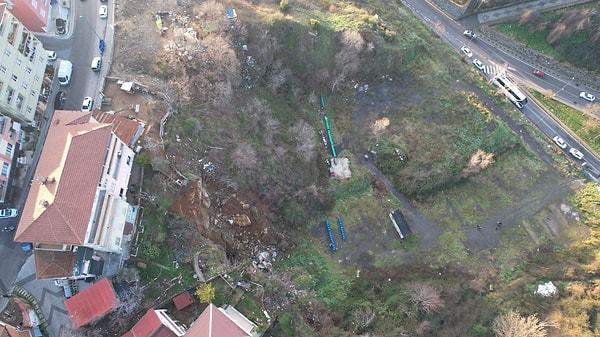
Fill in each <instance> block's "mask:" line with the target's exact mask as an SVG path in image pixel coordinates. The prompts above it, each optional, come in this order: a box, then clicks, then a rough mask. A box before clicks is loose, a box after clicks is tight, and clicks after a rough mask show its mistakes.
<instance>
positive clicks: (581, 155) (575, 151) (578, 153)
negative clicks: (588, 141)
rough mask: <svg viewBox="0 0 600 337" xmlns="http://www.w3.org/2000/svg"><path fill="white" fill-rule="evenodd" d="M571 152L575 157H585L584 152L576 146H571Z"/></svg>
mask: <svg viewBox="0 0 600 337" xmlns="http://www.w3.org/2000/svg"><path fill="white" fill-rule="evenodd" d="M569 153H570V154H571V155H572V156H573V157H574V158H575V159H579V160H581V159H583V153H581V152H580V151H579V150H577V149H576V148H573V147H572V148H571V149H570V150H569Z"/></svg>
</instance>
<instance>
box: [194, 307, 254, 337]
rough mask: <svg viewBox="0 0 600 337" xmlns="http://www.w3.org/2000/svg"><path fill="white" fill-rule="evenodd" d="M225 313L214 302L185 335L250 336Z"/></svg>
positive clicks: (199, 336)
mask: <svg viewBox="0 0 600 337" xmlns="http://www.w3.org/2000/svg"><path fill="white" fill-rule="evenodd" d="M249 336H250V335H248V334H247V333H245V332H244V330H242V329H241V328H240V327H239V326H237V325H236V324H235V323H234V322H233V321H232V320H231V319H230V318H229V317H228V316H227V315H225V313H223V312H222V311H221V310H219V308H217V307H216V306H214V305H213V304H212V303H211V304H209V305H208V307H206V309H204V311H203V312H202V314H201V315H200V316H199V317H198V319H197V320H196V321H195V322H194V323H193V324H192V326H191V327H190V328H189V330H188V331H187V332H186V333H185V337H249Z"/></svg>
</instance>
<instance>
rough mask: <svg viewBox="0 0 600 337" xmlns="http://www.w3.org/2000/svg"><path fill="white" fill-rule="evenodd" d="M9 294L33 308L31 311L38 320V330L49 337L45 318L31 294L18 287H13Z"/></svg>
mask: <svg viewBox="0 0 600 337" xmlns="http://www.w3.org/2000/svg"><path fill="white" fill-rule="evenodd" d="M10 294H11V295H14V296H17V297H19V298H20V299H22V300H24V301H26V302H27V303H29V305H31V306H32V307H33V310H34V311H35V314H36V316H37V317H38V318H39V320H40V328H41V329H42V332H43V333H44V335H46V336H49V334H48V321H47V320H46V317H45V316H44V313H43V312H42V309H41V308H40V306H39V305H38V303H37V301H36V299H35V297H34V296H33V294H31V293H30V292H29V290H27V289H25V288H23V287H21V286H19V285H14V286H13V288H12V290H11V292H10Z"/></svg>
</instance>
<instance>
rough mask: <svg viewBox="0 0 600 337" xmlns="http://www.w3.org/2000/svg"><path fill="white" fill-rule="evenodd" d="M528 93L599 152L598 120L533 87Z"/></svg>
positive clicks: (599, 128) (599, 127)
mask: <svg viewBox="0 0 600 337" xmlns="http://www.w3.org/2000/svg"><path fill="white" fill-rule="evenodd" d="M529 93H531V94H532V95H533V96H535V98H536V99H538V100H539V101H540V102H542V104H543V105H544V106H545V107H546V109H547V110H548V111H550V112H551V113H552V114H553V115H554V116H555V117H556V118H557V119H559V120H560V121H561V123H563V124H564V125H566V126H567V127H568V128H569V129H570V130H571V131H573V132H574V133H575V134H577V136H579V138H581V139H582V140H583V141H584V142H585V143H586V144H587V145H588V146H589V147H591V148H592V149H593V150H594V151H596V153H600V139H599V138H598V134H600V121H599V120H598V119H597V118H594V117H592V116H590V115H588V114H584V113H582V112H581V111H579V110H576V109H573V108H571V107H570V106H568V105H565V104H563V103H561V102H559V101H557V100H555V99H553V98H552V97H548V96H546V95H544V94H542V93H540V92H537V91H535V90H533V89H529Z"/></svg>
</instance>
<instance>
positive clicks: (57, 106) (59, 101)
mask: <svg viewBox="0 0 600 337" xmlns="http://www.w3.org/2000/svg"><path fill="white" fill-rule="evenodd" d="M66 100H67V95H66V94H65V92H64V91H59V92H57V93H56V96H55V97H54V110H62V108H63V106H64V105H65V101H66Z"/></svg>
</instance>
